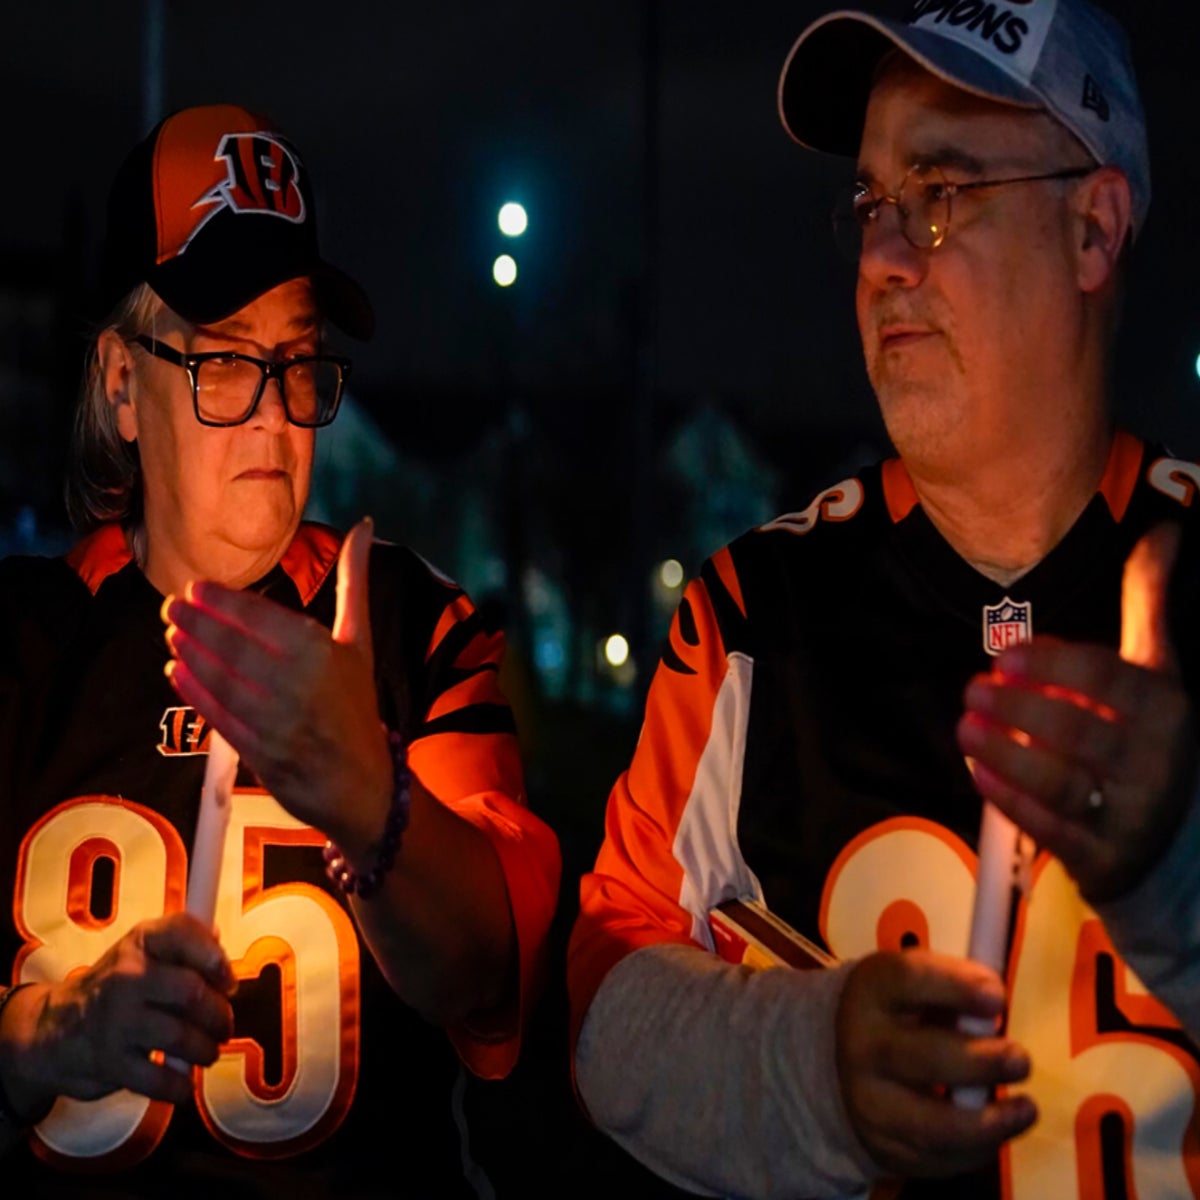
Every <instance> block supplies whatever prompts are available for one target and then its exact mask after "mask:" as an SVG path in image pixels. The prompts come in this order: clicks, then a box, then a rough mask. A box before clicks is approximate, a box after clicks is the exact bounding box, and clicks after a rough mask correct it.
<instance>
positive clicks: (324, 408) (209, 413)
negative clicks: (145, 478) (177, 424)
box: [133, 334, 350, 429]
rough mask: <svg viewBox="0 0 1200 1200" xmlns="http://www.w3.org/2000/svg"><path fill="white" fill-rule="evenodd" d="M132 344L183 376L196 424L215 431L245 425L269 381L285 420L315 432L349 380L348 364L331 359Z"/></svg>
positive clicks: (141, 339) (333, 411)
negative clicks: (188, 384) (186, 379)
mask: <svg viewBox="0 0 1200 1200" xmlns="http://www.w3.org/2000/svg"><path fill="white" fill-rule="evenodd" d="M133 340H134V341H135V342H136V343H137V344H138V345H139V346H141V347H142V348H143V349H144V350H147V351H148V352H149V353H150V354H153V355H154V357H155V358H160V359H162V360H163V362H169V363H171V364H172V365H173V366H176V367H182V368H183V369H184V370H185V371H187V373H188V377H189V379H190V380H191V383H192V407H193V409H194V410H195V413H196V420H197V421H199V422H200V424H201V425H211V426H215V427H219V428H224V427H227V426H230V425H244V424H245V423H246V422H247V421H249V420H250V418H251V417H252V416H253V415H254V412H255V410H256V409H257V408H258V405H259V401H260V400H262V396H263V392H265V391H266V388H267V381H268V380H269V379H274V380H277V381H278V383H279V391H280V395H281V397H282V399H283V410H284V412H285V413H286V414H287V419H288V420H289V421H290V422H291V423H292V424H293V425H299V426H301V427H303V428H305V429H319V428H321V426H323V425H328V424H329V423H330V422H331V421H332V420H333V418H334V417H336V416H337V410H338V405H339V404H340V403H341V400H342V391H343V389H344V387H345V385H346V380H347V378H348V377H349V375H350V360H349V359H348V358H343V357H341V356H340V355H337V354H307V355H301V356H300V357H297V358H285V359H280V360H279V361H277V362H271V361H269V360H268V359H265V358H255V357H253V356H252V355H249V354H238V353H235V352H234V351H232V350H212V351H206V352H204V353H201V354H183V353H182V352H180V351H179V350H176V349H175V347H174V346H168V345H167V344H166V342H160V341H158V340H157V339H155V338H152V337H147V336H146V335H145V334H138V336H137V337H135V338H134V339H133Z"/></svg>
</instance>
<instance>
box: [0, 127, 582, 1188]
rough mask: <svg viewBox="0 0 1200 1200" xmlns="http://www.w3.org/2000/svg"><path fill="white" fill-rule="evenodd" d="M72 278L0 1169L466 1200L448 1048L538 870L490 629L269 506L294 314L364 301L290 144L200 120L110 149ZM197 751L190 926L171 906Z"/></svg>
mask: <svg viewBox="0 0 1200 1200" xmlns="http://www.w3.org/2000/svg"><path fill="white" fill-rule="evenodd" d="M103 274H104V279H105V284H106V290H107V296H106V300H107V302H108V304H109V305H110V315H109V317H108V319H107V320H106V321H104V322H103V324H102V327H101V329H100V331H99V333H98V334H97V336H96V338H95V340H94V342H93V345H92V348H91V353H90V356H89V360H88V365H87V368H86V373H85V380H84V390H83V396H82V402H81V407H80V412H79V417H78V421H77V428H76V439H75V445H74V451H73V460H72V468H71V476H70V480H69V484H68V503H69V507H70V510H71V514H72V517H73V519H74V521H75V522H76V524H77V525H78V526H79V527H80V529H81V530H82V532H83V533H84V534H85V536H84V538H83V540H82V541H81V542H80V543H79V545H78V546H76V547H75V549H74V550H73V551H72V552H71V553H70V554H68V555H67V556H66V557H65V558H63V559H54V560H50V559H10V560H7V561H5V562H4V563H2V564H0V628H2V629H3V630H4V633H3V634H2V635H0V638H2V642H0V812H3V818H4V823H3V826H2V827H0V895H3V896H4V897H6V898H7V897H11V905H10V906H9V911H11V914H12V915H11V919H8V918H6V919H5V920H4V921H3V922H2V923H0V959H2V964H3V969H4V970H6V971H8V972H9V980H7V981H6V982H11V985H12V986H11V987H9V988H8V989H7V990H6V991H3V992H2V993H0V1148H3V1149H5V1150H7V1151H8V1156H7V1159H6V1162H5V1168H6V1171H7V1172H8V1177H9V1178H10V1179H11V1178H12V1173H13V1171H14V1170H15V1172H16V1177H17V1178H18V1179H20V1180H21V1181H24V1182H28V1183H30V1184H31V1185H34V1190H35V1191H36V1194H38V1195H58V1194H68V1193H69V1192H70V1190H71V1186H72V1185H71V1180H72V1178H74V1177H77V1176H79V1175H80V1174H83V1175H85V1176H86V1175H90V1174H96V1173H101V1172H109V1171H113V1170H121V1171H123V1172H124V1173H125V1174H124V1176H123V1178H122V1186H123V1188H124V1190H123V1192H122V1194H138V1195H141V1194H146V1195H158V1194H160V1191H161V1189H162V1187H163V1186H165V1183H164V1181H165V1180H168V1179H170V1180H171V1181H172V1184H171V1186H179V1184H178V1183H177V1182H176V1181H177V1180H178V1179H180V1178H182V1177H183V1176H181V1175H180V1172H181V1171H183V1170H184V1169H185V1166H186V1178H189V1179H196V1180H197V1181H198V1182H202V1183H204V1184H205V1185H206V1186H211V1185H212V1184H213V1183H214V1182H217V1181H219V1182H220V1184H221V1186H223V1187H224V1188H226V1189H227V1190H230V1191H232V1194H235V1195H241V1194H243V1193H245V1194H255V1195H257V1194H259V1193H260V1192H262V1191H265V1189H266V1188H268V1187H271V1188H275V1187H280V1186H285V1187H288V1188H290V1189H292V1191H293V1194H295V1195H310V1194H311V1195H319V1194H325V1193H328V1192H332V1191H336V1192H337V1193H338V1194H339V1195H360V1194H365V1193H366V1192H367V1191H368V1190H371V1189H373V1188H375V1186H376V1184H375V1180H376V1179H377V1178H379V1177H380V1176H381V1174H382V1175H384V1176H386V1177H388V1178H390V1179H391V1180H392V1181H393V1182H392V1183H391V1184H390V1185H389V1188H388V1190H389V1192H391V1191H403V1192H404V1193H405V1194H407V1195H416V1196H423V1195H438V1196H450V1195H456V1194H460V1193H461V1194H464V1195H471V1194H475V1192H476V1191H479V1190H480V1189H484V1188H486V1186H487V1180H486V1176H485V1175H484V1173H483V1172H482V1171H481V1168H480V1166H479V1165H476V1164H475V1163H473V1162H472V1161H471V1157H470V1149H469V1145H468V1142H467V1129H466V1124H465V1119H464V1117H463V1113H462V1103H461V1085H462V1066H463V1065H465V1067H466V1068H467V1069H468V1070H469V1071H471V1072H473V1073H474V1074H476V1075H481V1076H485V1077H498V1076H501V1075H504V1074H505V1073H506V1072H507V1071H508V1070H509V1069H510V1068H511V1067H512V1065H513V1063H514V1062H515V1059H516V1056H517V1052H518V1047H519V1042H520V1035H521V1027H522V1022H523V1019H524V1016H525V1014H526V1013H527V1012H528V1009H529V1005H530V1001H531V998H532V995H533V993H534V991H535V990H536V986H537V976H538V970H539V963H540V959H541V955H542V949H543V946H544V942H545V937H546V932H547V928H548V925H549V922H550V917H551V914H552V912H553V908H554V904H555V900H556V896H557V887H558V874H559V852H558V845H557V841H556V839H555V837H554V835H553V833H552V832H551V831H550V830H549V829H548V828H547V827H546V826H545V825H544V824H543V823H542V822H541V821H539V820H538V819H537V818H536V817H535V816H533V815H532V814H531V813H530V812H529V810H528V808H527V807H526V806H525V803H524V792H523V785H522V778H521V769H520V764H519V761H518V757H517V751H516V744H515V738H514V736H513V726H512V719H511V715H510V712H509V710H508V707H507V705H506V704H505V702H504V700H503V697H502V696H501V695H500V693H499V691H498V689H497V686H496V668H497V665H498V662H499V659H500V655H501V651H502V647H501V640H500V636H499V634H498V633H497V632H496V631H494V630H491V629H488V628H486V627H485V626H484V624H483V623H482V621H481V619H480V617H479V615H478V614H477V613H476V612H475V610H474V609H473V607H472V605H471V603H470V601H469V599H468V598H467V597H466V595H464V593H463V592H462V591H461V589H459V588H458V587H457V586H456V585H454V584H453V583H451V582H449V581H448V580H446V579H445V578H443V577H442V576H440V575H438V574H436V573H435V572H433V571H431V570H430V568H429V567H428V566H427V565H426V564H425V563H424V562H423V561H422V560H421V559H420V558H419V557H418V556H417V555H415V554H413V553H412V552H410V551H408V550H405V549H402V548H399V547H394V546H388V545H374V546H373V545H372V542H371V526H370V523H369V521H364V522H362V523H360V525H358V526H357V527H356V528H355V529H353V530H352V531H351V532H350V533H349V534H348V535H347V536H346V537H344V538H343V537H342V536H341V535H340V534H338V533H336V532H334V531H333V530H331V529H328V528H324V527H320V526H316V525H312V524H306V523H304V522H303V521H302V514H303V511H304V506H305V501H306V498H307V494H308V487H309V479H310V473H311V467H312V457H313V444H314V436H315V435H314V430H315V429H317V428H319V427H321V426H324V425H327V424H328V423H329V422H330V421H332V420H333V418H334V416H335V415H336V413H337V408H338V403H339V401H340V398H341V394H342V389H343V386H344V384H345V380H346V377H347V375H348V373H349V370H350V364H349V362H348V361H347V360H346V359H344V358H341V357H339V356H336V355H333V354H330V353H328V352H327V350H326V347H325V345H324V343H323V340H322V329H323V323H324V322H325V321H329V322H332V323H333V324H335V325H337V326H338V327H339V328H341V329H342V330H343V331H344V332H346V333H348V334H350V335H352V336H354V337H358V338H365V337H369V336H370V334H371V331H372V315H371V308H370V305H369V303H368V301H367V299H366V297H365V296H364V294H363V293H362V291H361V290H360V289H359V287H358V286H357V285H356V284H355V283H354V282H353V281H352V280H350V279H349V278H348V277H347V276H346V275H344V274H343V273H342V272H340V271H338V270H337V269H336V268H334V267H332V266H330V265H329V264H328V263H326V262H325V261H324V260H323V259H322V258H321V256H320V254H319V251H318V246H317V237H316V226H315V213H314V206H313V197H312V193H311V190H310V187H309V181H308V176H307V173H306V171H305V169H304V167H303V164H302V163H301V161H300V158H299V156H298V154H297V152H296V150H295V148H294V147H293V146H292V145H291V144H290V143H289V142H288V141H287V140H286V139H285V138H284V137H283V136H282V135H281V134H280V133H279V132H278V131H277V130H275V129H274V128H273V127H272V126H271V125H270V124H269V123H268V122H266V121H264V120H262V119H261V118H259V117H257V116H255V115H254V114H251V113H248V112H246V111H245V110H243V109H241V108H236V107H232V106H210V107H203V108H193V109H188V110H184V111H182V112H179V113H176V114H175V115H173V116H171V117H169V118H168V119H167V120H165V121H164V122H163V123H162V124H160V125H159V126H158V127H157V128H156V129H155V130H154V131H153V132H152V133H151V134H150V135H149V137H148V138H147V139H146V140H145V141H144V142H142V143H141V144H140V145H139V146H138V147H136V148H135V149H134V151H133V152H132V153H131V155H130V156H129V158H128V159H127V160H126V162H125V164H124V165H123V166H122V168H121V170H120V172H119V173H118V175H117V178H116V181H115V183H114V186H113V190H112V193H111V196H110V205H109V217H108V226H107V231H106V241H105V253H104V266H103ZM331 629H332V630H333V632H332V633H331ZM164 633H165V637H164ZM214 731H216V732H215V733H214ZM218 735H220V737H223V738H224V739H225V740H226V741H227V742H228V744H230V745H231V746H232V748H233V750H234V751H235V752H236V754H237V755H238V756H239V757H240V766H239V768H238V775H237V780H236V786H235V787H234V790H233V794H232V798H231V800H230V802H229V804H228V807H227V809H226V810H225V811H226V812H227V820H228V828H227V832H226V834H225V837H224V841H223V843H219V844H218V850H219V853H218V854H217V856H216V858H215V860H214V861H215V863H216V866H214V868H213V871H214V886H215V889H216V902H215V913H216V916H215V925H216V929H215V931H214V930H213V929H212V928H210V927H209V926H208V925H207V924H206V923H205V922H204V921H203V920H201V919H198V918H197V917H195V916H192V915H190V914H189V913H187V912H185V911H184V903H185V896H186V895H187V894H188V884H189V882H194V881H190V880H189V869H190V867H189V859H190V858H191V856H192V854H193V845H194V839H195V830H196V825H197V809H198V804H199V798H200V794H201V786H202V782H203V779H204V774H205V764H206V761H207V758H208V751H209V749H210V747H212V746H214V744H218V743H219V741H220V738H219V737H218ZM198 848H199V847H197V849H198ZM196 861H197V862H199V859H198V858H197V859H196ZM200 869H201V868H200V867H197V871H199V870H200ZM429 1022H432V1023H433V1024H435V1025H438V1026H441V1027H443V1028H445V1029H446V1030H447V1031H448V1034H449V1037H448V1039H447V1038H444V1037H440V1036H433V1035H432V1034H431V1031H430V1030H429V1027H428V1023H429ZM455 1051H457V1054H455ZM197 1068H200V1069H197ZM385 1096H386V1105H387V1107H386V1108H380V1107H379V1105H380V1104H381V1103H382V1102H383V1097H385ZM372 1107H374V1108H375V1110H376V1111H375V1112H374V1113H373V1112H372V1111H371V1109H372ZM383 1119H386V1122H387V1127H388V1131H389V1133H390V1132H391V1131H392V1130H394V1131H395V1132H394V1135H393V1136H392V1137H388V1136H383V1137H381V1136H380V1124H381V1121H382V1120H383ZM396 1136H399V1137H401V1138H402V1139H403V1145H404V1147H405V1150H404V1152H403V1154H402V1155H399V1156H398V1155H397V1154H396V1148H395V1145H394V1144H393V1143H394V1139H395V1137H396ZM371 1194H375V1193H374V1191H372V1192H371Z"/></svg>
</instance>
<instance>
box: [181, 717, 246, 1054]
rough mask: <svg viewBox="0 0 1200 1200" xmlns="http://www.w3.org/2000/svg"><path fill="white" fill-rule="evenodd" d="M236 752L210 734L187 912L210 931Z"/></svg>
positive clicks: (214, 914) (234, 772) (214, 732)
mask: <svg viewBox="0 0 1200 1200" xmlns="http://www.w3.org/2000/svg"><path fill="white" fill-rule="evenodd" d="M237 768H238V755H237V751H236V750H234V748H233V747H232V746H231V745H230V744H229V743H228V742H227V741H226V740H225V739H224V738H223V737H222V736H221V735H220V734H219V733H218V732H217V731H216V730H215V729H214V730H212V732H211V733H210V734H209V735H208V762H207V763H205V765H204V783H203V784H202V785H201V788H200V811H199V813H198V814H197V816H196V834H195V837H194V839H193V841H192V857H191V860H190V861H189V863H188V888H187V901H186V908H187V911H188V912H190V913H191V914H192V916H194V917H197V918H199V919H200V920H201V921H203V922H204V924H205V925H207V926H208V927H209V928H210V929H211V928H212V925H213V921H214V919H215V917H216V914H217V883H218V881H219V880H220V877H221V856H222V854H223V853H224V850H225V830H226V829H227V828H228V827H229V808H230V805H231V804H232V802H233V801H232V797H233V785H234V781H235V780H236V779H237ZM166 1061H167V1065H168V1066H169V1067H173V1068H174V1069H175V1070H176V1071H180V1072H182V1073H183V1074H185V1075H186V1074H187V1073H188V1072H190V1071H191V1066H190V1065H189V1064H188V1063H185V1062H184V1061H183V1059H181V1058H176V1057H175V1056H174V1055H168V1056H167V1060H166Z"/></svg>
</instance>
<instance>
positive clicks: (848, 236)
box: [833, 165, 1096, 263]
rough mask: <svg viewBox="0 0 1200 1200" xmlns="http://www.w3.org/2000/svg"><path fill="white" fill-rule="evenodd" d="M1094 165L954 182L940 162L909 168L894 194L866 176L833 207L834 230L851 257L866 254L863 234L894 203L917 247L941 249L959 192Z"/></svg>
mask: <svg viewBox="0 0 1200 1200" xmlns="http://www.w3.org/2000/svg"><path fill="white" fill-rule="evenodd" d="M1095 169H1096V168H1095V167H1067V168H1064V169H1063V170H1060V171H1049V172H1047V173H1046V174H1044V175H1018V176H1017V177H1016V178H1013V179H977V180H973V181H971V182H970V183H951V182H950V181H949V180H948V179H947V178H946V176H945V175H943V174H942V172H941V170H940V169H939V168H938V167H934V166H921V165H917V166H914V167H910V168H909V169H908V171H907V173H906V174H905V176H904V179H903V181H902V182H901V184H900V188H899V190H898V191H897V192H896V193H895V195H890V194H887V193H885V194H884V195H882V196H877V195H875V193H874V191H873V190H872V189H871V187H870V186H869V185H868V184H866V183H864V182H863V181H862V180H861V179H860V180H856V181H855V182H854V183H852V184H851V185H850V186H849V187H847V188H846V189H845V190H844V191H843V192H842V193H841V195H840V196H839V197H838V200H837V203H836V204H835V205H834V208H833V233H834V238H835V240H836V241H837V244H838V249H839V250H841V252H842V253H843V254H844V255H845V256H846V258H848V259H849V260H850V261H851V262H855V263H856V262H858V260H859V258H860V257H861V256H862V245H863V237H864V236H865V234H866V232H867V230H868V229H870V227H871V226H872V225H874V224H875V222H876V221H878V220H879V213H880V210H881V209H882V208H883V206H884V205H885V204H894V205H895V206H896V211H897V212H898V213H899V214H900V232H901V233H902V234H903V235H904V238H905V240H906V241H907V242H908V244H909V245H910V246H913V247H915V248H916V249H918V250H936V249H937V248H938V247H939V246H940V245H941V244H942V243H943V242H944V241H945V240H946V232H947V230H948V229H949V228H950V210H951V201H952V200H953V199H954V197H955V196H957V195H958V193H959V192H970V191H974V190H975V189H977V188H995V187H1007V186H1008V185H1009V184H1014V183H1041V182H1043V181H1045V180H1050V179H1080V178H1082V177H1083V176H1084V175H1090V174H1091V173H1092V172H1093V171H1094V170H1095Z"/></svg>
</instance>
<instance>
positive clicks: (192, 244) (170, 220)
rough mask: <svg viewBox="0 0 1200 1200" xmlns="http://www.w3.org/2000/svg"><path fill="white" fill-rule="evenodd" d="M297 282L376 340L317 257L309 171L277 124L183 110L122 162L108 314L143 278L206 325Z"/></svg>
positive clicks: (350, 290)
mask: <svg viewBox="0 0 1200 1200" xmlns="http://www.w3.org/2000/svg"><path fill="white" fill-rule="evenodd" d="M302 275H307V276H310V277H311V279H312V281H313V286H314V288H315V289H316V294H317V302H318V304H319V305H320V306H321V311H322V313H323V314H324V315H325V316H327V317H328V318H329V320H331V321H332V322H333V323H334V324H335V325H336V326H338V328H339V329H341V330H343V331H344V332H345V333H348V334H350V335H351V336H352V337H355V338H360V339H364V340H365V339H366V338H369V337H370V336H371V334H372V332H373V331H374V327H375V317H374V314H373V312H372V310H371V302H370V301H369V300H368V299H367V295H366V293H365V292H364V291H363V290H362V288H361V287H359V285H358V284H357V283H355V282H354V280H352V279H351V278H350V277H349V276H348V275H347V274H345V272H343V271H340V270H338V269H337V268H336V267H333V266H331V265H330V264H329V263H327V262H325V261H324V259H322V258H321V255H320V251H319V250H318V248H317V221H316V210H315V206H314V203H313V195H312V186H311V184H310V182H309V178H308V172H307V171H306V170H305V168H304V164H303V163H302V162H301V161H300V156H299V154H298V153H297V152H296V148H295V147H294V146H293V145H292V144H291V142H289V141H288V140H287V138H286V137H284V136H283V134H282V133H280V132H279V130H277V129H276V128H275V127H274V126H273V125H272V124H271V122H269V121H267V120H265V119H264V118H262V117H259V116H256V115H255V114H254V113H250V112H247V111H246V110H245V109H244V108H238V107H236V106H235V105H230V104H212V105H205V106H203V107H199V108H186V109H183V110H182V111H180V112H177V113H174V114H173V115H171V116H169V117H167V118H166V119H165V120H163V121H162V122H160V123H159V124H158V125H157V126H156V127H155V128H154V129H153V130H152V131H151V132H150V134H149V135H148V136H147V137H146V138H145V139H144V140H143V141H141V142H139V143H138V145H137V146H135V147H134V148H133V150H132V151H131V152H130V153H129V156H128V157H127V158H126V159H125V161H124V163H122V165H121V167H120V169H119V170H118V172H117V175H116V178H115V180H114V182H113V186H112V190H111V192H110V193H109V201H108V219H107V224H106V228H105V236H104V250H103V257H102V260H101V287H102V290H103V303H104V306H105V311H109V310H111V308H112V307H113V305H115V304H116V303H117V302H118V301H119V300H120V299H121V297H122V296H124V295H126V294H127V293H128V292H130V291H132V290H133V288H135V287H136V286H137V285H138V284H139V283H143V282H144V283H148V284H149V285H150V286H151V287H152V288H153V289H154V290H155V291H156V292H157V293H158V294H159V296H161V297H162V299H163V300H164V301H166V303H167V304H168V305H169V306H170V307H171V308H173V309H174V310H175V311H176V312H177V313H179V315H180V316H182V317H184V318H185V319H186V320H188V321H192V322H195V323H196V324H198V325H204V324H210V323H212V322H213V321H220V320H223V319H224V318H225V317H228V316H230V315H232V314H233V313H235V312H237V311H238V309H240V308H243V307H245V306H246V305H247V304H249V303H250V301H251V300H253V299H255V297H257V296H261V295H262V294H263V293H264V292H267V291H270V290H271V288H273V287H275V286H276V285H277V284H280V283H284V282H286V281H287V280H289V279H296V278H298V277H300V276H302Z"/></svg>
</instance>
